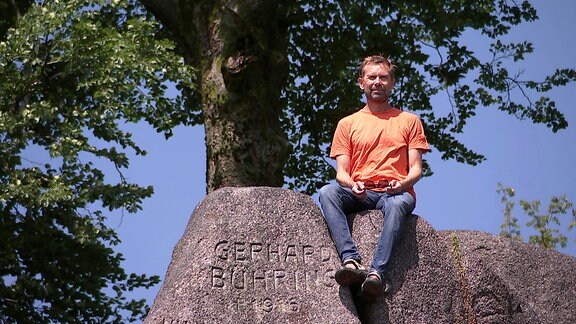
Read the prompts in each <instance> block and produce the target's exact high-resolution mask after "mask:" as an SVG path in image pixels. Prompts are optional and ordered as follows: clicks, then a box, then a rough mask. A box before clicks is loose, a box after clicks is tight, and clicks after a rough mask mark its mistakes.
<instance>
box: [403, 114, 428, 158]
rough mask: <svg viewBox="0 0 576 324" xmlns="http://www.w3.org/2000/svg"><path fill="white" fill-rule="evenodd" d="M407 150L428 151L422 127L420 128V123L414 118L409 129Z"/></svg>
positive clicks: (418, 119)
mask: <svg viewBox="0 0 576 324" xmlns="http://www.w3.org/2000/svg"><path fill="white" fill-rule="evenodd" d="M408 149H421V150H424V151H430V145H429V144H428V141H427V140H426V134H425V133H424V126H422V121H421V120H420V118H418V117H416V116H415V117H414V120H413V122H412V126H411V128H410V136H409V139H408Z"/></svg>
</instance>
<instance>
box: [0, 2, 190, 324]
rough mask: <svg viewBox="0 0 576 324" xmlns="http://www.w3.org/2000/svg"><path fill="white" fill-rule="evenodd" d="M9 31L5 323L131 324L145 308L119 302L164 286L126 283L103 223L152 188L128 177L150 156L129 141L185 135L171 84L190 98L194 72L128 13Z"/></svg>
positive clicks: (3, 186)
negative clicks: (146, 135)
mask: <svg viewBox="0 0 576 324" xmlns="http://www.w3.org/2000/svg"><path fill="white" fill-rule="evenodd" d="M14 21H15V23H16V25H13V27H15V28H13V29H10V30H9V31H8V32H7V34H5V35H2V37H1V38H0V39H2V40H3V41H2V42H1V43H0V276H1V277H2V279H3V280H0V300H1V302H0V314H1V315H0V322H3V321H10V322H12V321H16V322H35V323H36V322H38V323H42V322H70V323H74V322H81V323H85V322H94V321H96V322H108V321H113V322H125V321H134V320H137V319H138V318H140V317H142V316H143V315H144V314H145V312H146V310H147V306H146V304H145V302H144V301H142V300H140V301H134V300H128V299H127V298H126V297H125V296H124V294H125V293H126V292H127V291H131V290H133V289H135V288H138V287H143V288H148V287H150V286H152V285H154V284H157V283H158V281H159V278H158V277H157V276H151V277H150V276H146V275H136V274H130V275H128V274H126V273H125V271H124V270H123V268H122V267H121V261H122V259H123V258H122V256H121V255H120V254H118V253H116V252H114V250H113V249H112V248H111V246H114V245H117V244H118V243H119V239H118V237H117V235H116V233H115V232H114V230H112V229H110V228H108V227H107V225H106V219H107V218H108V217H110V215H114V214H118V212H120V213H122V214H123V213H124V212H128V213H135V212H137V211H138V210H140V209H141V208H142V207H141V206H142V202H143V200H144V199H145V198H147V197H149V196H151V195H152V193H153V188H152V187H150V186H140V185H138V184H133V183H129V182H128V181H127V179H126V178H125V177H124V176H123V173H122V172H123V170H124V169H126V168H128V167H129V166H130V163H129V162H130V161H129V158H128V157H129V155H130V154H133V155H144V154H146V152H145V150H144V149H142V148H141V147H140V146H139V145H138V144H137V143H135V142H134V141H133V139H132V134H130V133H129V132H126V131H125V130H124V129H125V128H126V127H125V126H126V124H128V123H138V122H147V123H149V124H151V125H152V126H153V127H154V128H155V129H156V130H157V131H158V132H160V133H163V134H164V135H165V136H166V137H169V136H170V135H171V129H172V128H173V127H175V126H176V125H186V124H190V123H192V122H193V121H194V120H195V119H196V118H197V116H196V115H197V114H198V113H197V111H194V110H193V109H189V108H187V107H185V106H184V104H183V101H184V99H183V97H182V95H181V94H180V93H169V92H168V84H177V85H178V86H179V88H180V89H189V88H192V81H193V78H192V75H193V72H194V71H192V70H191V69H190V68H189V67H187V66H185V65H184V64H183V60H182V58H181V56H180V55H178V54H177V53H175V45H174V44H173V43H172V42H171V41H168V40H166V39H163V38H161V37H158V34H159V31H160V28H159V26H158V24H157V23H156V22H155V21H154V20H152V19H150V18H149V17H147V16H146V15H145V13H144V11H143V8H141V7H139V6H138V5H137V3H135V2H134V1H113V2H110V1H78V0H73V1H49V2H42V3H36V4H33V5H31V6H30V7H29V9H28V11H27V12H26V14H25V15H23V17H22V18H21V19H18V20H14ZM105 168H108V169H109V170H110V169H111V170H115V172H114V173H112V174H110V172H105V171H104V169H105ZM106 213H109V214H106ZM110 287H114V288H113V291H114V292H115V296H109V295H108V294H106V293H105V289H107V288H110Z"/></svg>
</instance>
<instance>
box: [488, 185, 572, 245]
mask: <svg viewBox="0 0 576 324" xmlns="http://www.w3.org/2000/svg"><path fill="white" fill-rule="evenodd" d="M497 192H498V193H499V194H500V195H502V203H504V205H505V208H504V223H503V224H502V226H501V228H502V231H501V232H500V235H501V236H504V237H508V238H513V239H517V240H522V236H521V235H520V228H521V226H520V225H519V224H518V218H516V217H514V216H513V215H512V210H513V209H514V206H515V202H514V201H512V200H511V199H512V198H513V197H514V194H515V193H514V189H513V188H510V187H504V186H502V185H501V184H498V190H497ZM519 205H520V207H521V208H522V210H523V211H524V213H525V214H526V216H528V221H527V222H526V226H527V228H528V229H529V230H531V231H532V232H533V233H534V234H532V235H529V236H528V242H529V243H532V244H535V245H538V246H541V247H543V248H547V249H557V248H558V247H563V248H564V247H566V246H567V245H568V237H567V236H566V235H565V233H566V232H567V231H569V230H572V228H573V227H574V226H575V225H576V209H575V208H574V205H573V204H572V203H571V202H570V201H569V200H568V198H567V197H566V196H560V197H557V196H553V197H552V198H550V203H549V204H548V207H547V210H546V211H545V212H542V211H540V207H541V202H540V201H539V200H534V201H531V202H530V201H526V200H520V201H519ZM566 217H568V219H566Z"/></svg>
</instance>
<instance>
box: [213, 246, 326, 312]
mask: <svg viewBox="0 0 576 324" xmlns="http://www.w3.org/2000/svg"><path fill="white" fill-rule="evenodd" d="M214 253H215V256H216V260H215V261H216V262H215V264H214V265H212V266H211V269H210V271H211V272H210V277H211V287H212V289H232V290H237V291H247V290H249V291H254V290H259V291H268V292H281V291H312V290H315V289H318V288H321V287H332V286H333V285H334V284H333V281H334V278H333V273H334V269H333V263H334V262H332V256H331V254H332V253H333V252H331V249H330V248H327V247H318V248H317V247H314V246H312V245H309V244H285V245H282V244H275V243H260V242H231V241H220V242H218V243H216V245H215V248H214ZM255 264H258V267H255V266H254V265H255ZM264 308H265V307H264Z"/></svg>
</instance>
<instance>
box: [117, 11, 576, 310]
mask: <svg viewBox="0 0 576 324" xmlns="http://www.w3.org/2000/svg"><path fill="white" fill-rule="evenodd" d="M532 2H533V3H534V5H535V6H536V9H537V10H538V13H539V16H540V19H539V20H538V21H537V22H535V23H531V24H525V25H522V26H520V27H518V28H516V29H515V31H513V33H512V36H511V37H510V39H512V40H514V39H516V40H523V39H527V40H530V41H532V42H533V43H534V46H535V53H533V54H532V55H531V56H529V57H528V58H527V59H526V60H525V63H523V65H522V66H521V68H522V69H523V70H524V76H526V78H533V79H536V80H542V79H543V78H544V76H545V75H547V74H550V73H551V72H552V71H553V70H554V69H556V68H568V67H570V68H576V63H575V62H576V61H575V59H574V53H576V36H575V35H574V30H576V1H569V0H550V1H532ZM468 42H471V43H472V45H475V44H476V45H477V46H476V47H478V49H479V50H482V48H481V46H480V45H478V44H477V43H474V39H473V38H471V39H469V40H468ZM575 90H576V85H574V84H572V85H570V86H569V87H564V88H560V89H557V90H555V91H554V92H553V93H552V94H551V96H552V98H553V99H554V100H555V101H556V103H557V107H559V109H560V110H561V111H562V112H563V113H564V114H565V116H566V118H567V119H568V122H569V127H568V129H567V130H563V131H560V132H558V133H556V134H554V133H552V131H551V130H549V129H548V128H546V127H545V126H543V125H534V124H532V123H531V122H530V121H518V120H517V119H515V118H514V117H511V116H508V115H506V114H505V113H502V112H499V111H495V110H494V109H492V108H483V109H480V110H479V111H478V115H477V116H476V117H475V118H472V119H471V120H470V121H469V124H468V125H467V127H466V128H465V132H464V134H463V135H462V136H461V137H460V139H461V141H462V142H463V143H464V144H465V145H467V146H468V147H469V148H471V149H473V150H475V151H476V152H479V153H482V154H484V155H485V156H486V157H487V161H485V162H484V163H482V164H481V165H479V166H475V167H472V166H467V165H463V164H459V163H456V162H454V161H442V160H441V159H440V156H439V154H437V153H431V154H427V155H426V156H425V158H426V159H427V160H428V161H429V162H430V164H431V166H432V168H433V170H434V175H433V176H432V177H428V178H424V179H422V180H421V181H420V182H419V183H418V184H417V185H416V191H417V192H418V206H417V207H416V210H415V213H416V214H418V215H420V216H421V217H423V218H425V219H426V220H427V221H428V222H429V223H430V224H432V226H433V227H434V228H436V229H437V230H452V229H454V230H456V229H467V230H480V231H485V232H489V233H493V234H498V233H499V232H500V225H501V224H502V220H503V213H502V210H503V207H504V206H503V205H502V204H501V203H500V196H499V195H498V194H497V193H496V188H497V183H498V182H500V183H502V184H504V185H505V186H511V187H514V188H515V189H516V193H517V198H520V199H525V200H530V201H532V200H536V199H538V200H541V201H542V204H543V208H546V207H547V206H548V202H549V199H550V198H551V197H552V196H555V195H556V196H558V195H563V194H565V195H567V197H568V199H569V200H570V201H572V202H573V203H576V186H575V184H576V172H575V170H574V160H575V157H576V154H575V150H574V146H573V145H574V142H575V141H576V110H575V109H574V106H575V104H574V102H573V101H574V99H576V96H575V94H576V91H575ZM435 105H440V106H441V105H445V103H442V102H438V103H435ZM438 109H446V107H438ZM133 131H134V133H135V140H136V142H137V143H139V144H140V145H141V146H143V147H144V148H145V149H146V150H147V151H148V152H149V154H148V156H146V157H144V158H137V159H133V160H132V162H131V167H130V169H129V170H128V171H126V172H125V176H127V177H128V179H129V180H130V181H133V182H136V183H139V184H142V185H153V186H154V187H155V194H154V196H153V197H152V198H150V199H148V200H146V201H145V203H144V210H143V211H142V212H140V213H138V214H134V215H132V214H126V215H124V216H123V217H122V218H120V217H115V218H114V217H113V218H111V219H110V220H109V224H110V226H112V227H113V228H115V229H116V230H117V231H118V233H119V235H120V238H121V240H122V244H121V245H120V246H119V247H118V251H120V252H121V253H122V254H124V256H125V258H126V261H125V262H124V267H125V268H126V270H127V271H128V272H136V273H147V274H156V275H160V276H161V277H162V279H163V278H164V276H165V273H166V270H167V268H168V265H169V263H170V259H171V255H172V250H173V248H174V246H175V245H176V243H177V241H178V240H179V239H180V237H181V235H182V234H183V232H184V229H185V227H186V224H187V222H188V219H189V217H190V215H191V213H192V211H193V210H194V208H195V207H196V205H197V204H198V203H199V202H200V201H201V200H202V199H203V198H204V196H205V187H206V185H205V171H206V168H205V164H206V162H205V160H206V155H205V144H204V131H203V128H202V127H189V128H178V129H176V131H175V136H174V137H173V138H171V139H170V140H169V141H167V142H166V141H164V139H163V137H162V136H158V135H157V134H156V133H154V132H152V131H150V130H149V129H145V128H142V127H140V126H138V127H134V129H133ZM516 216H517V217H519V218H520V221H521V223H525V222H526V221H527V220H526V218H524V217H525V215H523V213H522V212H521V210H520V208H519V207H517V208H516ZM575 232H576V231H572V233H570V234H569V238H570V240H571V242H570V245H571V247H569V249H566V250H563V252H564V253H567V254H570V255H572V256H576V242H574V239H575V237H576V235H575V234H576V233H575ZM523 234H524V236H526V235H528V233H527V232H524V233H523ZM190 262H194V260H190ZM159 289H160V285H158V286H156V287H155V288H153V289H150V290H141V291H136V293H135V298H146V299H147V300H148V302H149V303H150V304H152V303H153V301H154V298H155V296H156V294H157V293H158V290H159Z"/></svg>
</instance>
